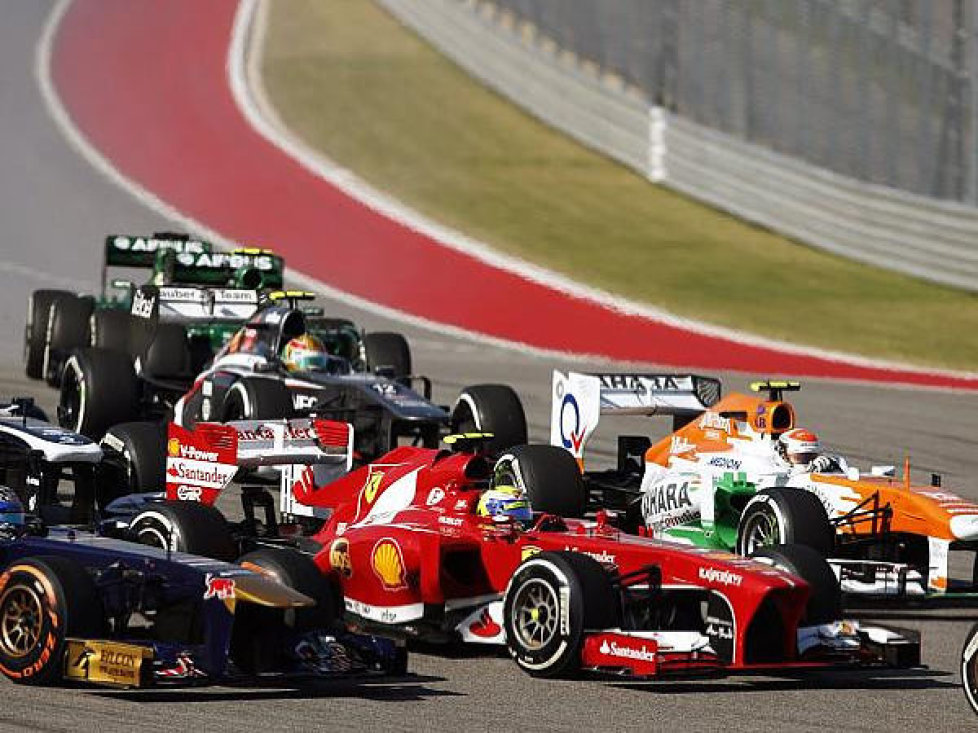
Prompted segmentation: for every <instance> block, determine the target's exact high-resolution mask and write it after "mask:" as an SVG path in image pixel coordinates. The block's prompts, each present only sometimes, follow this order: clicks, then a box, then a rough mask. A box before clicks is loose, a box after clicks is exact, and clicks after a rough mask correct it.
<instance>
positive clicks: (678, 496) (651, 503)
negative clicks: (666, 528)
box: [642, 481, 693, 517]
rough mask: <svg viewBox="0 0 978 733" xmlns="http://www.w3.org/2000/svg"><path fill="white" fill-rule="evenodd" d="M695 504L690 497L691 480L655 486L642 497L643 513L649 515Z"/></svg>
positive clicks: (686, 507)
mask: <svg viewBox="0 0 978 733" xmlns="http://www.w3.org/2000/svg"><path fill="white" fill-rule="evenodd" d="M691 506H693V502H692V501H691V500H690V498H689V482H688V481H683V482H682V483H676V482H671V483H668V484H659V485H657V486H653V487H652V488H650V489H649V490H648V491H646V492H645V495H644V496H643V497H642V513H643V514H644V515H645V516H647V517H649V516H654V515H657V514H666V513H667V512H674V511H676V510H681V509H688V508H689V507H691Z"/></svg>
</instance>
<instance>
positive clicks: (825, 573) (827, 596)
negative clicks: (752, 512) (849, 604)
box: [751, 545, 842, 626]
mask: <svg viewBox="0 0 978 733" xmlns="http://www.w3.org/2000/svg"><path fill="white" fill-rule="evenodd" d="M751 557H752V558H754V559H755V560H758V561H760V562H763V563H765V564H768V565H773V566H774V567H776V568H780V569H781V570H786V571H788V572H789V573H792V574H793V575H797V576H798V577H800V578H802V579H803V580H804V581H805V582H806V583H808V585H809V586H810V587H811V595H810V596H809V598H808V605H807V606H805V614H804V615H803V616H802V618H801V626H818V625H821V624H830V623H833V622H835V621H838V620H839V619H840V618H842V591H841V590H840V588H839V581H838V579H837V578H836V577H835V573H833V572H832V568H831V567H829V564H828V563H827V562H826V561H825V558H824V557H822V556H821V555H820V554H819V553H818V552H816V551H815V550H814V549H812V548H811V547H808V546H806V545H779V546H777V547H761V548H759V549H758V550H757V551H756V552H754V554H752V555H751Z"/></svg>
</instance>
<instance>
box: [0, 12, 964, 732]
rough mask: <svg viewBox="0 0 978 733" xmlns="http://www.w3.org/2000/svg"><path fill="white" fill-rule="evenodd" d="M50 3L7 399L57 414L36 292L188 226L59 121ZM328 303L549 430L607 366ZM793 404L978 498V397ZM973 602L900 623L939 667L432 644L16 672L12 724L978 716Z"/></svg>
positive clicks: (30, 16) (0, 48)
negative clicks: (367, 673)
mask: <svg viewBox="0 0 978 733" xmlns="http://www.w3.org/2000/svg"><path fill="white" fill-rule="evenodd" d="M50 8H51V4H50V3H49V2H46V1H42V0H38V1H36V2H21V1H20V0H0V13H2V17H3V19H4V21H3V23H2V24H0V161H2V165H0V222H2V226H3V235H2V237H3V239H2V241H3V244H2V246H0V299H2V300H0V303H2V308H0V395H5V396H12V395H14V394H18V395H19V394H32V395H34V396H36V397H37V398H38V399H39V401H40V402H41V404H42V405H44V406H45V407H46V408H48V409H50V408H51V407H52V406H53V401H54V394H53V392H51V391H50V390H48V389H47V388H46V387H44V386H43V385H41V384H39V383H33V382H28V381H27V380H25V379H24V378H23V377H22V374H23V368H22V364H21V361H20V358H21V343H22V342H21V338H22V331H23V319H24V304H25V301H26V296H27V294H28V292H29V291H30V290H32V289H34V288H37V287H49V286H59V285H62V284H63V285H71V286H75V285H76V284H77V286H78V287H88V288H93V287H94V286H95V284H96V283H97V281H98V278H99V263H100V258H101V247H102V237H103V236H104V235H105V234H106V233H107V232H109V231H132V232H149V231H152V230H153V229H155V228H160V227H169V228H173V226H174V225H173V223H172V222H167V221H165V220H163V219H161V218H160V217H159V216H158V215H156V214H154V213H153V212H150V211H148V210H146V209H144V208H143V207H142V206H141V205H140V204H138V203H136V202H135V200H134V199H132V198H131V197H130V196H129V195H128V194H127V193H125V192H124V191H122V190H120V189H118V188H116V187H114V186H113V185H111V184H109V183H106V182H104V181H103V179H102V178H101V177H100V176H99V175H98V174H97V173H96V172H95V171H94V170H93V169H91V168H90V167H89V166H88V165H87V163H85V162H84V161H83V160H81V159H80V158H78V157H77V155H76V154H75V153H74V152H73V150H72V149H71V148H70V147H69V146H68V145H67V144H65V142H64V141H63V140H62V139H61V137H60V135H59V133H58V130H57V129H56V127H55V126H54V124H53V123H52V122H51V120H50V118H49V117H48V115H47V112H46V110H45V108H44V106H43V104H42V101H41V98H40V95H39V93H38V89H37V85H36V84H35V80H34V78H33V75H32V74H33V71H32V65H33V58H34V49H35V44H36V43H37V40H38V37H39V35H40V33H41V28H42V25H43V23H44V20H45V17H46V15H47V13H48V12H49V10H50ZM148 44H149V45H148V47H151V46H152V44H151V39H149V40H148ZM188 52H189V50H188ZM327 307H328V308H329V309H330V310H331V311H332V312H335V313H336V314H337V315H341V316H348V317H351V318H353V319H354V320H356V321H357V322H359V323H362V324H363V325H364V326H365V327H368V328H371V329H378V328H385V329H398V330H403V331H404V332H405V333H406V334H407V335H408V337H409V338H410V340H411V342H412V347H413V350H414V353H415V356H416V362H417V366H418V367H419V370H420V371H421V372H423V373H426V374H429V375H431V376H432V378H433V379H434V384H435V391H436V397H437V398H438V399H440V400H441V401H444V402H448V401H450V400H451V399H452V398H453V396H454V395H455V394H456V393H457V391H458V389H459V387H461V386H462V385H463V384H467V383H476V382H482V381H498V382H507V383H510V384H513V385H514V386H515V387H516V389H517V390H518V391H519V392H520V394H521V395H522V396H523V398H524V401H525V403H526V405H527V410H528V413H529V416H530V419H531V436H532V437H533V438H535V439H536V440H546V439H547V435H548V428H547V426H548V415H549V388H550V369H551V368H553V367H555V366H557V367H562V368H581V369H583V368H602V367H605V368H606V367H607V364H603V363H592V364H576V363H574V362H571V361H553V360H550V359H545V358H540V357H536V356H532V355H527V354H525V353H521V352H519V351H513V350H507V349H500V348H496V347H491V346H487V345H485V344H478V343H472V342H469V341H464V340H459V339H456V338H451V337H446V336H444V335H443V334H440V333H437V332H433V331H428V330H422V329H418V328H413V327H410V328H403V327H401V326H400V325H399V324H398V323H396V322H390V321H385V320H383V319H381V318H379V317H377V316H375V315H373V314H370V313H364V312H359V311H357V310H355V309H352V308H349V307H348V306H346V305H345V304H343V303H341V302H336V303H328V302H327ZM721 376H722V377H724V383H725V385H726V388H727V389H728V390H729V389H742V388H743V386H744V383H745V381H746V378H745V377H744V376H743V375H735V376H734V375H723V374H721ZM795 404H796V407H797V409H798V412H799V415H800V416H801V420H802V422H803V423H804V424H805V425H806V426H809V427H813V428H815V429H816V430H818V431H819V432H820V433H821V434H822V436H823V439H824V441H825V442H826V443H827V444H828V445H829V447H831V448H833V449H838V450H841V451H842V452H844V453H846V454H848V455H850V456H851V457H853V459H854V460H855V462H856V463H857V464H858V465H862V466H865V465H867V464H868V462H869V461H870V460H874V462H877V463H879V462H883V463H897V464H899V463H901V462H902V457H903V455H904V453H905V452H910V454H911V455H912V456H913V461H914V468H915V471H919V472H920V473H919V474H918V475H920V476H924V477H925V476H926V474H927V473H929V472H931V471H941V472H943V473H944V475H945V485H946V486H948V487H951V488H954V489H957V490H959V491H960V492H961V493H963V494H965V495H966V496H969V497H971V498H972V499H978V474H976V469H978V457H976V455H975V450H974V445H975V436H978V396H976V395H973V394H968V393H964V394H951V393H943V392H931V391H918V390H910V389H887V388H882V387H869V386H854V385H842V384H838V383H833V382H828V381H819V380H812V381H810V382H808V383H807V384H806V389H805V390H804V391H802V392H801V393H800V394H799V395H798V397H797V399H796V400H795ZM629 425H631V427H630V428H629ZM619 427H620V428H621V430H628V429H631V430H635V431H640V430H642V427H641V426H639V427H638V429H637V430H636V427H635V423H634V421H632V422H631V423H629V422H622V423H621V424H620V425H619V424H617V423H616V424H615V425H611V424H610V423H609V424H608V425H603V426H602V428H600V429H599V430H600V432H601V435H602V436H603V439H601V440H600V441H598V442H597V443H596V447H597V449H598V450H597V453H598V455H599V456H600V457H602V458H605V459H607V458H609V457H610V455H611V450H612V447H613V435H614V432H615V429H616V428H619ZM658 427H659V428H660V429H661V428H662V426H661V425H659V426H658ZM967 615H978V609H976V610H975V611H974V612H973V613H972V614H969V613H968V612H963V613H962V612H959V611H956V612H953V613H952V612H945V613H942V614H940V617H939V618H937V619H930V620H926V621H920V620H902V619H901V620H899V621H898V623H899V624H905V625H914V626H917V627H919V628H922V630H923V633H924V638H923V645H924V661H925V663H926V664H928V665H929V666H930V669H929V670H926V671H914V672H898V673H884V672H879V673H866V672H852V673H846V674H828V673H820V674H817V675H811V676H808V677H803V678H801V679H790V678H789V679H783V678H770V677H747V678H733V679H720V680H699V681H692V682H654V683H628V682H624V681H621V680H610V681H601V680H593V679H588V680H579V681H558V682H549V681H538V680H533V679H531V678H530V677H528V676H526V675H524V674H523V673H521V672H519V671H518V670H517V669H516V667H515V665H514V664H513V663H512V662H511V661H510V660H508V659H506V658H505V657H503V656H488V657H479V656H469V655H464V656H455V657H446V656H442V655H438V654H430V653H416V654H414V655H413V656H412V660H411V664H410V666H411V674H410V675H409V676H407V677H405V678H403V679H399V680H394V681H388V682H378V681H371V682H368V683H355V682H346V681H339V682H326V683H315V684H305V685H302V686H298V687H290V686H281V685H278V684H276V683H274V682H269V683H268V684H263V685H249V686H244V687H237V686H236V687H228V686H220V687H213V688H198V689H190V690H149V691H125V692H123V691H106V690H94V689H43V690H39V689H32V688H27V687H19V686H15V685H13V684H11V683H9V682H7V681H3V680H0V694H2V700H3V703H2V704H0V729H2V730H18V729H27V730H52V731H61V730H65V731H67V730H78V729H80V728H95V729H99V730H147V731H149V730H166V731H169V732H171V733H172V732H173V731H180V730H191V729H197V730H204V729H208V730H220V731H223V730H232V729H236V730H248V729H252V730H264V729H268V730H299V729H308V728H312V727H316V728H324V729H330V730H363V729H371V730H377V729H387V730H421V729H424V730H453V731H458V730H515V729H525V730H548V729H552V730H571V729H573V730H578V731H579V730H581V729H582V728H585V727H588V728H594V729H613V728H614V729H627V728H635V727H638V728H640V729H653V730H660V729H662V730H666V729H682V730H689V731H698V730H704V731H706V730H711V731H712V730H717V729H720V728H724V729H729V730H745V731H746V730H756V729H758V728H768V729H776V730H781V729H784V730H788V729H793V730H799V731H808V730H811V731H814V730H820V731H823V730H826V729H829V730H865V731H870V730H874V731H875V730H879V729H880V728H884V727H885V728H889V729H892V730H904V729H912V728H916V729H919V730H925V729H926V730H934V731H938V730H963V729H968V728H973V727H974V726H975V725H976V723H978V718H976V717H975V716H974V714H973V713H972V712H971V710H970V708H968V706H967V703H966V701H965V699H964V695H963V693H962V692H961V690H960V687H959V685H958V676H957V671H956V667H957V656H958V654H959V652H960V647H961V644H962V642H963V639H964V635H965V632H966V630H967V627H968V624H969V622H968V621H966V620H965V619H964V618H963V616H967Z"/></svg>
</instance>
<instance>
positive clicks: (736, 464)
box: [709, 456, 740, 471]
mask: <svg viewBox="0 0 978 733" xmlns="http://www.w3.org/2000/svg"><path fill="white" fill-rule="evenodd" d="M709 465H711V466H718V467H719V468H725V469H727V470H728V471H736V470H738V469H739V468H740V461H738V460H736V459H734V458H726V457H725V456H716V457H715V458H711V459H710V461H709Z"/></svg>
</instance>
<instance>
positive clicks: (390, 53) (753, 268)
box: [262, 0, 978, 370]
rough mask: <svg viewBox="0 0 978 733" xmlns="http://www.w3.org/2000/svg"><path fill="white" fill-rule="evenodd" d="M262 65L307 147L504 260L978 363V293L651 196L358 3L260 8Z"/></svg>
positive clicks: (722, 312)
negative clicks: (264, 27)
mask: <svg viewBox="0 0 978 733" xmlns="http://www.w3.org/2000/svg"><path fill="white" fill-rule="evenodd" d="M262 72H263V76H264V81H265V84H266V86H267V89H268V93H269V96H270V98H271V102H272V103H273V104H274V105H275V107H276V108H277V110H278V111H279V113H280V114H281V116H282V118H283V120H284V121H285V122H286V124H288V125H289V126H290V127H291V129H292V130H294V131H295V132H296V133H297V134H299V135H300V136H301V137H303V138H304V139H305V140H306V141H307V142H309V143H310V144H312V145H313V146H315V147H317V148H318V149H321V150H322V151H324V152H325V153H326V154H327V155H328V156H329V157H330V158H332V159H334V160H336V161H337V162H339V163H341V164H343V165H344V166H346V167H348V168H350V169H352V170H354V171H356V172H357V173H358V174H359V175H360V176H362V177H363V178H364V179H366V180H367V181H369V182H371V183H372V184H373V185H375V186H376V187H378V188H380V189H383V190H385V191H388V192H390V193H392V194H393V195H395V196H396V197H398V198H400V199H401V200H402V201H404V202H406V203H407V204H409V205H411V206H413V207H414V208H416V209H418V210H420V211H422V212H424V213H425V214H427V215H428V216H430V217H432V218H433V219H435V220H438V221H440V222H442V223H445V224H448V225H450V226H453V227H456V228H458V229H460V230H462V231H464V232H466V233H468V234H470V235H473V236H475V237H477V238H480V239H482V240H484V241H486V242H488V243H489V244H491V245H493V246H494V247H495V248H497V249H499V250H500V251H503V252H508V253H511V254H514V255H518V256H520V257H523V258H525V259H527V260H530V261H533V262H536V263H539V264H540V265H543V266H545V267H547V268H550V269H552V270H555V271H558V272H561V273H563V274H565V275H568V276H570V277H572V278H574V279H575V280H578V281H580V282H582V283H586V284H588V285H592V286H596V287H598V288H602V289H605V290H608V291H611V292H614V293H619V294H621V295H623V296H625V297H627V298H631V299H634V300H636V301H642V302H646V303H649V304H651V305H654V306H658V307H661V308H664V309H666V310H668V311H670V312H672V313H675V314H678V315H682V316H687V317H691V318H695V319H699V320H702V321H705V322H708V323H713V324H717V325H721V326H726V327H731V328H736V329H741V330H744V331H749V332H753V333H757V334H760V335H763V336H767V337H772V338H776V339H783V340H787V341H792V342H795V343H802V344H809V345H814V346H819V347H822V348H828V349H834V350H841V351H848V352H852V353H859V354H865V355H870V356H880V357H885V358H889V359H897V360H901V361H911V362H916V363H920V364H927V365H934V366H942V367H954V368H964V369H972V370H975V369H978V338H973V334H975V333H976V332H978V308H976V307H975V306H976V297H975V296H974V295H971V294H968V293H964V292H961V291H956V290H952V289H949V288H944V287H940V286H936V285H931V284H928V283H925V282H922V281H918V280H915V279H913V278H908V277H905V276H902V275H897V274H893V273H889V272H885V271H882V270H879V269H875V268H872V267H868V266H864V265H860V264H857V263H853V262H851V261H848V260H845V259H843V258H840V257H836V256H834V255H829V254H826V253H823V252H820V251H818V250H815V249H812V248H809V247H806V246H804V245H801V244H798V243H795V242H793V241H791V240H789V239H786V238H784V237H781V236H778V235H776V234H773V233H771V232H769V231H766V230H763V229H759V228H757V227H753V226H750V225H748V224H745V223H743V222H741V221H739V220H737V219H735V218H733V217H731V216H728V215H726V214H723V213H721V212H718V211H716V210H714V209H712V208H710V207H707V206H704V205H702V204H699V203H697V202H694V201H693V200H691V199H689V198H686V197H684V196H682V195H679V194H676V193H673V192H671V191H669V190H667V189H665V188H662V187H658V186H653V185H651V184H649V183H648V182H647V181H646V180H645V179H643V178H642V177H640V176H638V175H636V174H633V173H631V172H630V171H628V170H627V169H625V168H623V167H621V166H619V165H617V164H615V163H612V162H610V161H609V160H608V159H606V158H604V157H603V156H601V155H598V154H596V153H593V152H591V151H589V150H587V149H585V148H583V147H581V146H580V145H578V144H576V143H574V142H573V141H571V140H570V139H568V138H566V137H565V136H563V135H561V134H559V133H557V132H555V131H553V130H552V129H550V128H548V127H546V126H544V125H542V124H540V123H538V122H537V121H535V120H534V119H533V118H531V117H529V116H528V115H526V114H524V113H523V112H522V111H521V110H520V109H519V108H517V107H515V106H514V105H512V104H509V103H508V102H506V101H504V100H503V99H501V98H500V97H498V96H497V95H495V94H494V93H492V92H491V91H489V90H488V89H486V88H485V87H483V86H481V85H480V84H478V83H477V82H475V81H473V80H472V79H471V78H470V77H468V76H467V75H466V74H465V73H464V72H462V71H461V70H459V69H458V68H457V67H456V66H454V65H453V64H452V63H451V62H449V61H447V60H446V59H445V58H443V57H442V56H440V55H439V54H438V53H437V52H435V51H434V50H432V49H431V48H430V47H429V46H427V45H426V44H425V43H423V42H422V41H420V40H419V39H418V38H417V37H416V36H414V35H413V34H412V33H410V32H408V31H406V30H405V29H404V28H402V27H401V26H400V25H399V24H398V23H397V22H396V21H395V20H394V19H393V18H391V17H390V16H388V15H387V14H386V13H385V12H384V11H383V10H381V9H379V8H378V7H377V6H375V5H374V4H373V3H371V2H368V1H367V0H331V2H322V1H321V0H290V1H289V2H276V3H272V4H271V12H270V22H269V28H268V36H267V41H266V48H265V60H264V67H263V69H262Z"/></svg>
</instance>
